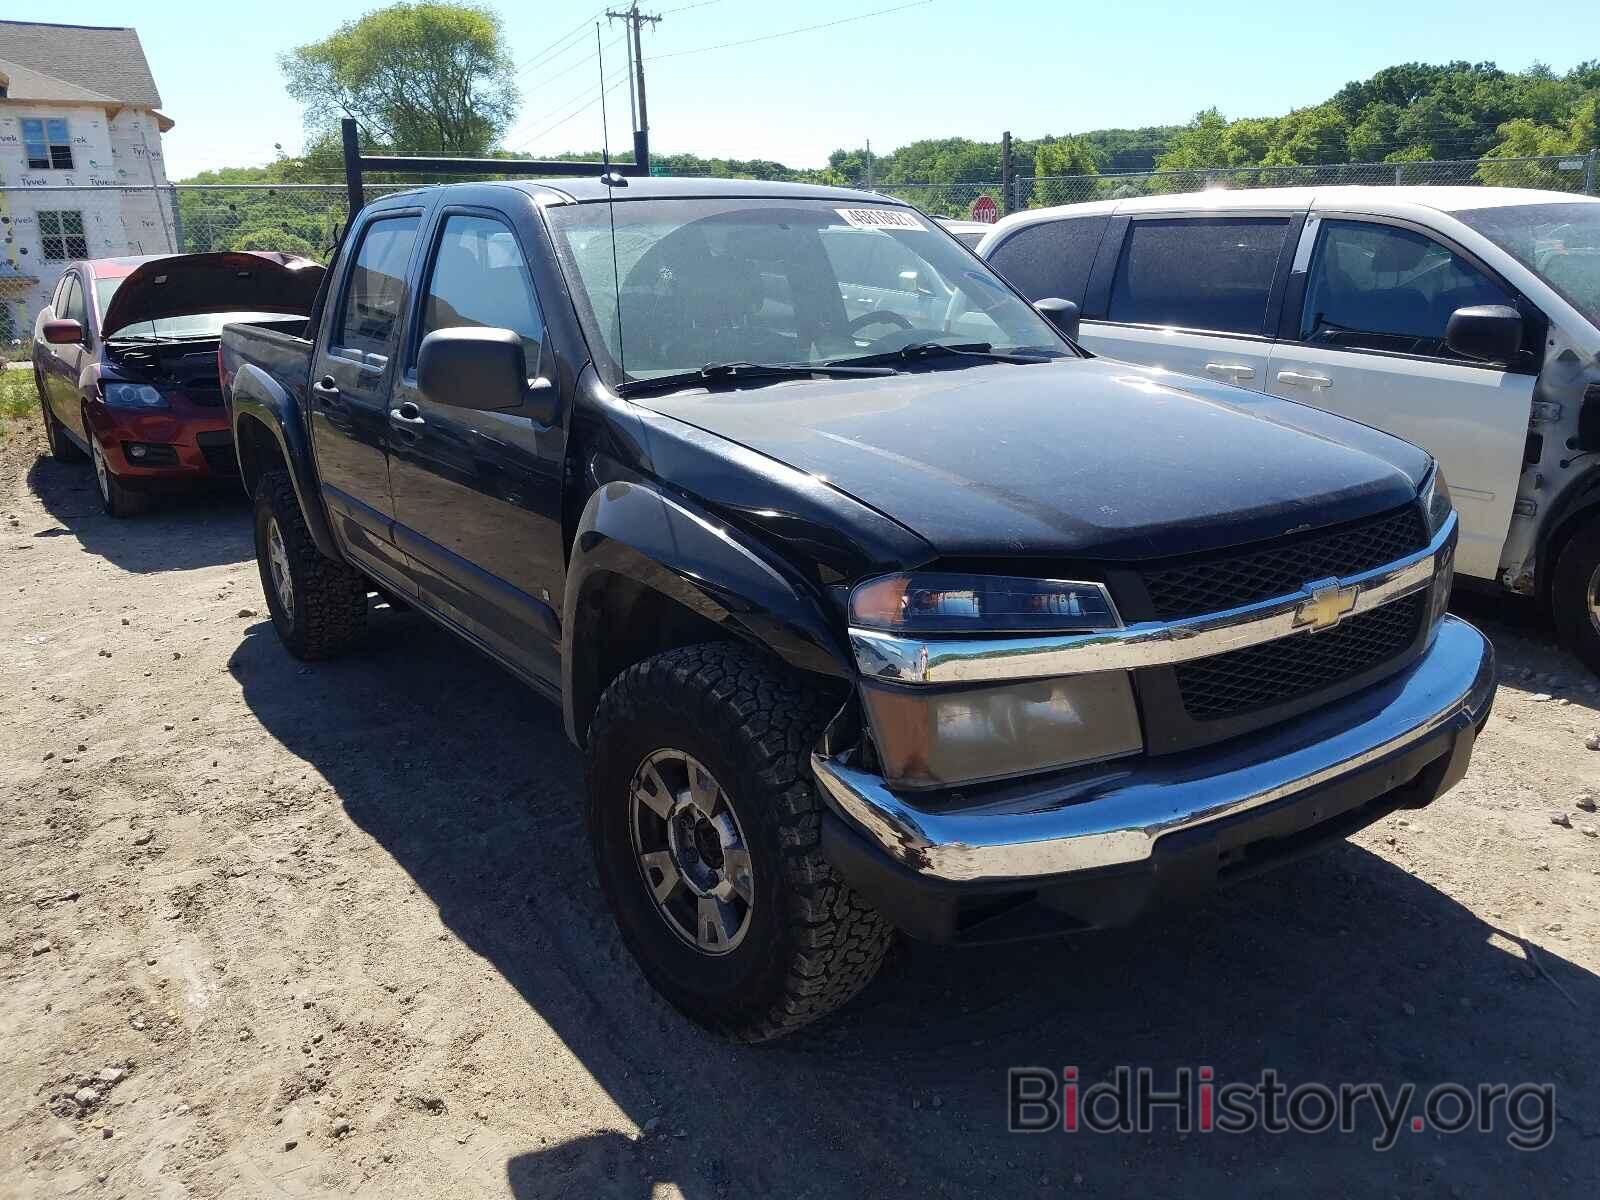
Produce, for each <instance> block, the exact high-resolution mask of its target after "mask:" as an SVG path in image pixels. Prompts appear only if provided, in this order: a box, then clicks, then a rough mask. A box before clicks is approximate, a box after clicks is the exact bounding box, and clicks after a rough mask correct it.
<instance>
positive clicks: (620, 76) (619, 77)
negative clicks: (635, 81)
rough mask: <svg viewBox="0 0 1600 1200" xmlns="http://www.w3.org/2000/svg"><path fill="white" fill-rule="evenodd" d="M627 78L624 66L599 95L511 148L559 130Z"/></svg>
mask: <svg viewBox="0 0 1600 1200" xmlns="http://www.w3.org/2000/svg"><path fill="white" fill-rule="evenodd" d="M627 79H628V68H626V67H624V68H622V70H620V71H618V72H617V73H616V74H615V75H613V76H612V77H611V78H610V79H607V80H606V81H605V82H604V85H603V86H602V88H601V90H600V94H599V95H596V96H595V97H593V98H592V99H591V100H589V101H588V102H587V103H585V104H583V105H580V106H579V107H577V108H575V109H573V110H572V111H571V112H569V113H568V114H567V115H566V116H564V117H562V118H561V119H560V120H558V121H555V122H554V123H552V124H550V125H546V126H545V127H544V128H543V129H541V130H539V132H538V133H535V134H532V135H530V136H528V137H526V138H523V139H522V141H520V142H518V143H517V144H516V145H515V146H513V147H511V149H512V150H521V149H522V148H523V147H524V146H527V145H529V144H530V143H532V142H536V141H538V140H539V139H540V138H542V137H543V136H544V135H545V134H547V133H551V132H553V131H554V130H557V129H559V128H561V126H563V125H565V124H566V123H567V122H568V121H570V120H572V119H573V118H575V117H580V116H582V115H583V114H584V113H586V112H588V111H589V110H590V109H591V108H593V107H594V106H595V105H596V104H599V103H600V100H601V98H602V97H603V96H605V95H607V94H609V93H611V92H613V91H615V90H616V89H617V88H619V87H621V86H622V85H623V84H624V83H626V82H627ZM545 115H546V116H548V115H549V114H548V113H546V114H545Z"/></svg>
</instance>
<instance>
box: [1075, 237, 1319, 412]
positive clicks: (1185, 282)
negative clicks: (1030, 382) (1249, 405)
mask: <svg viewBox="0 0 1600 1200" xmlns="http://www.w3.org/2000/svg"><path fill="white" fill-rule="evenodd" d="M1302 219H1303V218H1302V217H1300V216H1299V215H1296V214H1290V213H1282V214H1250V215H1242V216H1222V215H1217V214H1214V213H1201V214H1157V215H1151V216H1145V215H1139V216H1135V217H1132V218H1131V219H1127V225H1126V231H1125V232H1124V233H1123V234H1122V235H1121V237H1120V238H1119V237H1118V227H1119V226H1121V225H1122V221H1121V220H1117V221H1114V222H1113V224H1112V228H1111V231H1110V232H1109V233H1108V235H1107V240H1106V241H1104V242H1102V244H1101V248H1100V251H1099V254H1098V255H1097V256H1096V262H1095V268H1094V271H1093V272H1092V275H1091V278H1090V281H1089V289H1088V298H1087V303H1086V305H1085V308H1084V317H1085V320H1084V323H1083V325H1082V327H1081V328H1082V341H1083V344H1084V345H1085V346H1086V347H1088V348H1089V349H1090V350H1093V351H1094V352H1095V353H1096V354H1104V355H1106V356H1108V357H1110V358H1121V359H1126V360H1127V361H1129V362H1136V363H1145V364H1148V365H1150V366H1156V367H1166V368H1167V369H1169V370H1173V371H1181V372H1183V373H1184V374H1187V375H1198V376H1201V377H1203V378H1208V379H1215V380H1218V381H1220V382H1222V383H1235V384H1239V385H1240V386H1242V387H1248V388H1254V389H1255V390H1257V391H1261V390H1263V389H1264V388H1265V380H1266V374H1267V355H1268V353H1269V352H1270V351H1271V348H1272V329H1273V324H1274V319H1275V314H1274V308H1275V306H1278V305H1281V303H1282V284H1281V279H1282V277H1283V275H1284V274H1286V272H1285V271H1281V270H1280V264H1281V265H1282V266H1283V267H1285V268H1286V267H1287V265H1288V256H1289V255H1290V254H1291V253H1292V243H1291V241H1290V238H1291V234H1292V233H1293V232H1294V230H1295V229H1296V228H1297V227H1298V225H1299V223H1300V221H1301V220H1302Z"/></svg>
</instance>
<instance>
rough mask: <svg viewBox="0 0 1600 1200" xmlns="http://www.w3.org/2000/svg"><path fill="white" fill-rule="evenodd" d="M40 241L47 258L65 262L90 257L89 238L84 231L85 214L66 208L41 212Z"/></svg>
mask: <svg viewBox="0 0 1600 1200" xmlns="http://www.w3.org/2000/svg"><path fill="white" fill-rule="evenodd" d="M39 243H40V245H41V247H42V248H43V250H44V256H45V258H46V259H47V260H53V261H56V262H65V261H66V260H68V259H71V258H88V257H89V239H88V238H87V237H85V236H84V233H83V214H82V213H81V212H69V211H67V210H65V209H62V210H60V211H56V212H41V213H40V214H39Z"/></svg>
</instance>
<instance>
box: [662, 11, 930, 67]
mask: <svg viewBox="0 0 1600 1200" xmlns="http://www.w3.org/2000/svg"><path fill="white" fill-rule="evenodd" d="M932 3H933V0H911V3H909V4H897V5H895V6H894V7H892V8H880V9H876V10H875V11H873V12H868V13H857V14H856V15H855V16H853V17H840V18H839V19H838V20H836V21H823V22H822V23H821V24H818V25H802V26H801V27H800V28H798V29H784V30H781V31H780V32H778V33H764V34H761V35H760V36H759V37H752V38H740V39H739V40H737V41H732V42H718V43H717V44H716V45H714V46H696V47H694V48H693V49H692V50H674V51H672V52H671V53H668V54H658V55H656V58H657V59H658V60H659V59H663V58H682V57H684V55H686V54H706V53H708V52H710V51H712V50H731V49H732V48H733V47H735V46H753V45H755V44H756V43H757V42H771V41H776V40H777V39H778V38H786V37H793V36H794V35H795V34H798V33H815V32H816V31H817V30H819V29H832V28H834V27H835V26H837V25H848V24H850V23H851V22H852V21H865V20H866V19H867V18H869V17H886V16H888V15H889V14H890V13H897V12H904V11H905V10H906V9H908V8H922V7H923V6H924V5H928V4H932Z"/></svg>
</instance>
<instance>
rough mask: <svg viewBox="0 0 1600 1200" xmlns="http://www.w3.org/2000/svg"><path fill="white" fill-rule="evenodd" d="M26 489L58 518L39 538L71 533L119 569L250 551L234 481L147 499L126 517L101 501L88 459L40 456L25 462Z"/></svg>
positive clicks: (244, 503)
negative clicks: (139, 509) (107, 510)
mask: <svg viewBox="0 0 1600 1200" xmlns="http://www.w3.org/2000/svg"><path fill="white" fill-rule="evenodd" d="M28 487H29V489H30V490H31V491H32V492H33V494H34V495H35V496H37V497H38V498H39V502H40V503H41V504H43V505H44V508H45V511H46V512H48V513H49V514H50V516H51V517H53V518H54V519H55V520H56V521H57V522H58V523H59V527H58V528H57V529H51V530H46V531H44V533H43V534H42V535H41V536H60V534H61V533H62V532H66V533H70V534H71V535H72V536H73V537H75V538H77V539H78V541H79V543H80V544H81V545H82V546H83V548H84V549H85V550H87V551H89V553H91V554H97V555H99V556H100V557H101V558H104V559H106V560H107V561H109V562H111V563H113V564H115V565H116V566H118V567H121V568H122V569H123V570H124V571H134V572H138V573H139V574H145V573H147V572H153V571H187V570H192V569H194V568H197V567H214V566H219V565H222V564H225V563H236V562H243V561H244V560H245V559H247V558H250V557H251V556H252V555H253V554H254V553H255V547H254V546H253V545H252V543H251V534H250V504H249V501H248V499H247V498H246V497H245V494H244V491H243V489H242V488H240V487H239V485H238V483H237V482H230V481H227V480H219V481H218V482H216V483H214V484H210V485H207V486H205V487H202V488H196V489H195V490H193V491H183V492H174V493H172V494H171V495H162V496H155V497H152V498H151V505H150V508H149V509H148V511H146V512H144V513H141V514H140V515H138V516H136V517H128V518H126V519H124V520H117V519H115V518H112V517H108V516H106V514H105V511H104V510H103V509H102V508H101V507H100V493H99V491H98V489H97V488H96V486H95V480H94V468H93V467H91V466H90V465H89V464H88V463H86V462H84V463H58V462H56V461H55V460H54V459H52V458H49V457H47V456H43V455H41V456H40V457H39V458H38V459H37V460H36V461H35V462H34V464H33V466H31V467H29V468H28Z"/></svg>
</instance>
